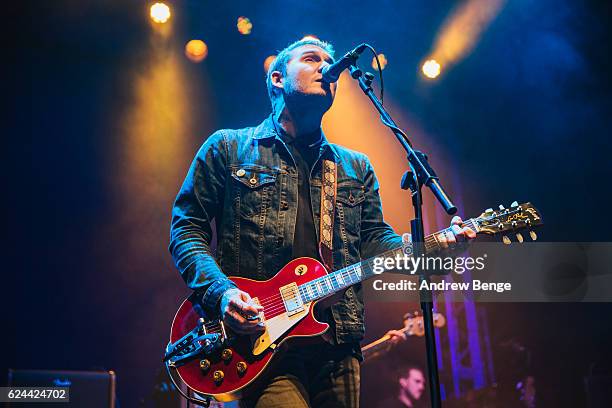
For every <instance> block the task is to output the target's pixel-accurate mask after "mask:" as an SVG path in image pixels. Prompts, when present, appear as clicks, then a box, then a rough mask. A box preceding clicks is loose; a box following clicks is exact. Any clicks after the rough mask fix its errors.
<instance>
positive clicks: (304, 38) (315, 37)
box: [300, 34, 319, 41]
mask: <svg viewBox="0 0 612 408" xmlns="http://www.w3.org/2000/svg"><path fill="white" fill-rule="evenodd" d="M318 39H319V37H317V36H316V35H312V34H308V35H305V36H304V37H302V39H301V40H300V41H304V40H318Z"/></svg>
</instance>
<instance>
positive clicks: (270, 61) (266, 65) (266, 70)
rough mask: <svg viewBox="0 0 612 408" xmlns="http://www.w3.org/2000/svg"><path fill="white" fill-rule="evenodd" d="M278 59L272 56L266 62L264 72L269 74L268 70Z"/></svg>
mask: <svg viewBox="0 0 612 408" xmlns="http://www.w3.org/2000/svg"><path fill="white" fill-rule="evenodd" d="M275 59H276V55H270V56H269V57H268V58H266V59H265V61H264V71H265V72H266V73H268V69H270V65H272V61H274V60H275Z"/></svg>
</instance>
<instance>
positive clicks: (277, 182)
mask: <svg viewBox="0 0 612 408" xmlns="http://www.w3.org/2000/svg"><path fill="white" fill-rule="evenodd" d="M272 120H273V119H272V117H271V116H270V117H268V118H267V119H266V120H264V121H263V122H262V123H261V124H260V125H259V126H257V127H249V128H245V129H240V130H229V129H224V130H219V131H217V132H215V133H213V134H212V135H211V136H210V137H209V138H208V139H207V140H206V141H205V143H204V145H203V146H202V147H201V148H200V150H199V151H198V153H197V155H196V157H195V159H194V161H193V163H192V164H191V167H190V169H189V172H188V174H187V177H186V178H185V181H184V183H183V186H182V187H181V190H180V192H179V193H178V196H177V198H176V201H175V203H174V208H173V211H172V226H171V231H170V236H171V237H170V238H171V242H170V247H169V249H170V252H171V254H172V256H173V258H174V262H175V264H176V266H177V268H178V270H179V272H180V273H181V275H182V277H183V279H184V280H185V281H186V283H187V285H188V286H189V287H190V288H191V289H193V290H195V291H196V293H199V294H201V296H202V304H203V306H204V309H205V310H208V311H209V312H213V313H215V312H216V313H218V307H219V306H218V305H219V301H220V298H221V295H222V294H223V292H225V291H226V290H227V289H229V288H232V287H235V285H234V284H233V283H232V282H231V281H230V280H229V279H228V278H227V276H243V277H248V278H251V279H256V280H265V279H269V278H271V277H272V276H274V275H275V274H276V273H277V272H278V271H279V270H280V269H281V268H282V267H283V266H284V265H285V264H286V263H287V262H289V261H290V260H291V253H292V246H293V245H294V244H295V245H299V242H296V243H294V242H293V238H294V230H295V223H296V217H297V205H298V174H297V169H296V166H295V163H294V160H293V157H292V156H291V154H290V153H289V150H288V149H287V146H286V145H285V143H284V142H283V140H282V139H281V137H280V136H279V135H278V134H277V132H276V130H275V127H274V124H273V122H272ZM322 159H330V160H333V161H334V162H335V163H336V164H337V169H338V170H337V176H338V177H337V178H338V191H337V198H336V214H335V221H334V236H333V250H334V251H333V262H334V267H335V268H337V269H340V268H342V267H345V266H348V265H351V264H354V263H357V262H359V261H360V260H361V259H366V258H369V257H372V256H375V255H378V254H379V253H381V252H383V251H385V250H388V249H392V248H397V247H399V246H401V245H402V239H401V237H400V236H399V235H397V234H396V233H395V232H393V230H392V229H391V227H390V226H389V225H388V224H386V223H385V222H384V220H383V214H382V209H381V202H380V196H379V194H378V182H377V180H376V176H375V174H374V170H373V169H372V166H371V164H370V162H369V160H368V158H367V157H366V156H365V155H364V154H362V153H357V152H354V151H352V150H349V149H346V148H344V147H341V146H338V145H335V144H331V143H328V142H327V140H326V139H325V137H323V143H322V145H321V148H320V153H319V158H318V159H317V161H316V162H315V164H314V166H313V168H312V171H311V175H310V197H311V201H312V203H311V205H312V211H313V216H314V224H315V228H316V234H317V237H318V236H319V217H320V198H321V168H322V166H321V162H322ZM213 228H215V230H216V234H217V248H216V254H213V253H212V251H211V248H210V244H211V240H212V237H213ZM331 315H332V316H333V320H334V323H335V328H336V333H335V336H336V341H337V342H338V343H355V342H358V341H360V340H361V339H362V338H363V333H364V331H365V327H364V320H363V315H364V313H363V296H362V289H361V285H360V284H357V285H354V286H352V287H350V288H348V289H347V290H346V292H345V293H344V296H343V298H342V299H341V300H340V301H338V302H337V303H336V304H334V305H332V307H331Z"/></svg>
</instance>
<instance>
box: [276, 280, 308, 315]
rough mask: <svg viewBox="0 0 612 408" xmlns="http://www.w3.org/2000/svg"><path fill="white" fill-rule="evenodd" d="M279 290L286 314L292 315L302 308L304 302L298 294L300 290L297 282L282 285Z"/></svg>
mask: <svg viewBox="0 0 612 408" xmlns="http://www.w3.org/2000/svg"><path fill="white" fill-rule="evenodd" d="M279 291H280V295H281V298H282V299H283V303H284V304H285V310H286V311H287V315H288V316H292V315H294V314H296V313H299V312H301V311H303V310H304V302H303V301H302V296H300V290H299V288H298V285H297V283H295V282H293V283H290V284H289V285H285V286H282V287H281V288H280V289H279Z"/></svg>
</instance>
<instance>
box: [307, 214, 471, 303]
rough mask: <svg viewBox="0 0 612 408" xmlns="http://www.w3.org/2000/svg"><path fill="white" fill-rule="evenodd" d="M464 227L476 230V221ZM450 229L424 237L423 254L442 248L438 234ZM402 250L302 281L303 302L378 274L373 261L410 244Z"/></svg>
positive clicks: (386, 255) (401, 255)
mask: <svg viewBox="0 0 612 408" xmlns="http://www.w3.org/2000/svg"><path fill="white" fill-rule="evenodd" d="M463 226H464V227H468V228H470V229H471V230H472V231H474V232H478V229H477V227H476V223H475V221H474V220H473V219H469V220H467V221H465V222H464V223H463ZM449 231H450V228H445V229H443V230H441V231H438V232H436V233H433V234H430V235H427V236H426V237H425V243H424V250H425V254H432V253H435V252H436V251H438V250H440V249H442V248H443V246H442V244H441V243H440V241H439V239H438V236H439V235H442V234H445V233H447V232H449ZM408 245H409V246H408V248H407V249H406V251H404V247H399V248H395V249H391V250H389V251H386V252H383V253H382V254H379V255H377V256H375V257H372V258H369V259H366V260H364V261H361V262H359V263H356V264H354V265H349V266H347V267H346V268H342V269H338V270H337V271H334V272H332V273H328V274H327V275H325V276H322V277H320V278H318V279H314V280H312V281H310V282H307V283H304V284H302V285H300V286H299V291H300V295H301V297H302V301H303V302H304V303H308V302H312V301H314V300H318V299H322V298H325V297H327V296H330V295H332V294H334V293H336V292H338V291H340V290H342V289H344V288H347V287H349V286H351V285H354V284H356V283H359V282H361V281H364V280H366V279H368V278H371V277H373V276H376V275H379V274H377V273H374V262H375V259H377V258H396V257H397V256H400V257H402V258H403V257H404V254H410V256H411V254H412V248H411V244H408Z"/></svg>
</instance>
